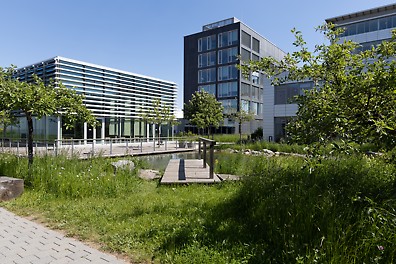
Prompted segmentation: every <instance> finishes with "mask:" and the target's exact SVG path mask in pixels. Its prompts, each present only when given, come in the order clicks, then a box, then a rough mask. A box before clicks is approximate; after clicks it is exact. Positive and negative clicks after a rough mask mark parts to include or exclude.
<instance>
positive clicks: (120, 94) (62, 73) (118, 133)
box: [8, 57, 177, 139]
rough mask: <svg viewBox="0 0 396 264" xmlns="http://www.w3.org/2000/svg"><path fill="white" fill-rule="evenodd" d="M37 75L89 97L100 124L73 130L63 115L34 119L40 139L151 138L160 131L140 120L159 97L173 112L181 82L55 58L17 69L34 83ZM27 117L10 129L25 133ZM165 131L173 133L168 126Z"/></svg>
mask: <svg viewBox="0 0 396 264" xmlns="http://www.w3.org/2000/svg"><path fill="white" fill-rule="evenodd" d="M33 74H36V75H37V76H38V77H40V78H41V79H43V80H44V81H45V82H49V81H50V80H53V81H54V82H55V85H57V84H59V82H61V83H62V84H64V85H65V86H66V87H67V88H70V89H74V90H76V91H77V93H79V94H83V95H84V96H85V99H84V103H85V105H86V107H87V108H88V109H89V110H91V111H92V113H93V114H94V116H96V118H97V119H98V121H99V122H100V124H101V126H99V127H96V128H95V129H92V128H90V127H88V126H87V124H86V123H85V124H76V127H75V129H73V130H72V131H70V130H66V129H65V127H63V126H62V122H61V119H60V118H54V117H45V118H42V119H41V120H34V129H35V137H36V138H42V139H55V138H57V139H64V138H88V139H89V138H93V139H95V138H97V139H100V138H108V137H149V136H152V135H153V132H154V130H155V128H154V126H153V125H148V124H146V123H144V122H143V121H142V120H141V113H142V112H143V111H145V110H147V109H150V108H152V107H153V103H154V101H155V100H160V101H161V103H162V104H166V105H168V106H169V107H170V109H171V114H174V111H175V105H176V93H177V85H176V84H175V83H173V82H169V81H164V80H160V79H157V78H152V77H148V76H143V75H139V74H135V73H130V72H127V71H121V70H116V69H112V68H108V67H104V66H100V65H95V64H91V63H86V62H82V61H77V60H72V59H67V58H63V57H54V58H51V59H48V60H45V61H42V62H39V63H35V64H32V65H29V66H26V67H22V68H19V69H17V72H16V74H15V77H17V78H19V80H20V81H32V75H33ZM25 127H26V121H25V118H21V119H20V123H19V124H18V125H17V126H13V127H11V128H9V129H8V132H9V133H11V134H13V135H16V136H19V137H24V136H25V135H26V129H25ZM161 132H162V135H164V136H167V135H170V133H172V129H171V128H169V127H167V128H163V129H162V131H161Z"/></svg>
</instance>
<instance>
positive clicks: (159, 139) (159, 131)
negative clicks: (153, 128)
mask: <svg viewBox="0 0 396 264" xmlns="http://www.w3.org/2000/svg"><path fill="white" fill-rule="evenodd" d="M160 136H161V124H158V147H160V146H161V138H160Z"/></svg>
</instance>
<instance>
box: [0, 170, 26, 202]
mask: <svg viewBox="0 0 396 264" xmlns="http://www.w3.org/2000/svg"><path fill="white" fill-rule="evenodd" d="M23 189H24V182H23V179H17V178H11V177H5V176H1V177H0V201H8V200H11V199H14V198H16V197H18V196H20V195H21V194H22V193H23Z"/></svg>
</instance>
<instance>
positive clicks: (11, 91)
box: [0, 67, 96, 173]
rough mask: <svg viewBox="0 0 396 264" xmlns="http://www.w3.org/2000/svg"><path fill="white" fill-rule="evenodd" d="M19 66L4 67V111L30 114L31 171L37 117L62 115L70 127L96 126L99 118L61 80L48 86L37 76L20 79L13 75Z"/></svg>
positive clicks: (0, 80)
mask: <svg viewBox="0 0 396 264" xmlns="http://www.w3.org/2000/svg"><path fill="white" fill-rule="evenodd" d="M14 70H15V67H8V68H5V69H3V68H0V98H1V99H2V100H1V101H0V110H1V111H7V112H8V113H11V114H12V115H14V116H15V115H20V114H21V113H22V114H23V115H24V116H25V117H26V120H27V125H28V159H29V173H31V166H32V164H33V129H34V128H33V117H36V118H37V119H40V118H42V117H43V116H62V120H63V121H64V123H65V124H66V127H67V128H71V127H73V125H74V124H75V123H76V122H77V121H86V122H87V123H89V124H90V125H92V126H95V125H96V119H95V117H94V116H93V115H92V114H91V112H90V111H89V110H88V109H87V108H86V107H85V106H84V104H83V97H82V96H81V95H78V94H77V93H76V91H74V90H71V89H67V88H66V87H65V86H64V85H62V84H61V83H59V84H58V87H55V86H54V84H53V83H50V84H48V85H45V84H44V82H43V81H42V80H41V79H39V78H38V77H37V76H34V82H30V83H28V82H20V81H19V80H18V79H16V78H14V77H13V73H14Z"/></svg>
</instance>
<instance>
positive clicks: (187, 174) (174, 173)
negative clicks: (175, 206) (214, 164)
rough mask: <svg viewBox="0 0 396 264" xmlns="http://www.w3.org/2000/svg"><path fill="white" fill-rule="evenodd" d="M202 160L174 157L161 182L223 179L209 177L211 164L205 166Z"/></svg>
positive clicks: (185, 182)
mask: <svg viewBox="0 0 396 264" xmlns="http://www.w3.org/2000/svg"><path fill="white" fill-rule="evenodd" d="M202 163H203V161H202V160H189V159H188V160H184V159H172V160H170V161H169V163H168V166H167V167H166V170H165V173H164V175H163V176H162V179H161V184H183V183H184V184H187V183H215V182H220V181H221V179H220V178H219V177H217V175H215V176H214V178H213V179H210V177H209V170H210V168H209V166H206V168H203V164H202Z"/></svg>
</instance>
